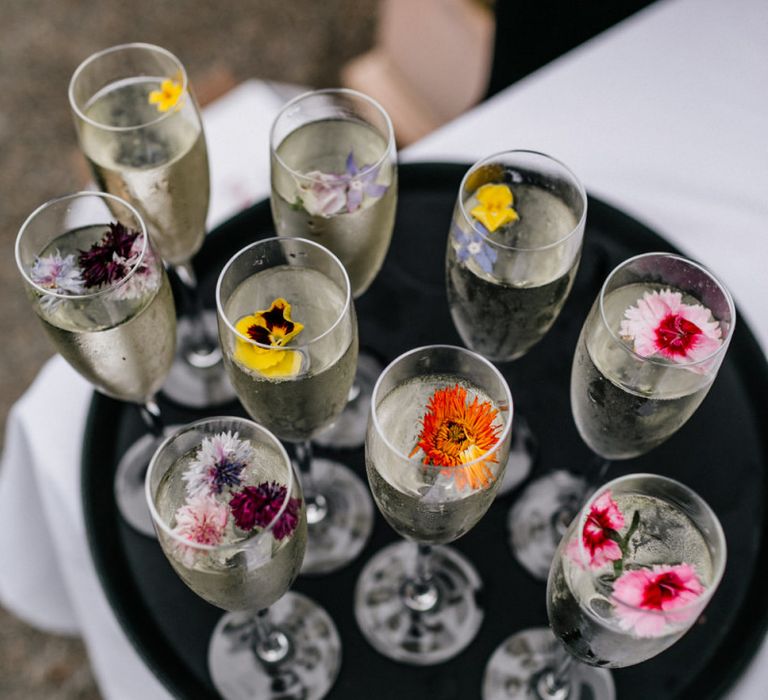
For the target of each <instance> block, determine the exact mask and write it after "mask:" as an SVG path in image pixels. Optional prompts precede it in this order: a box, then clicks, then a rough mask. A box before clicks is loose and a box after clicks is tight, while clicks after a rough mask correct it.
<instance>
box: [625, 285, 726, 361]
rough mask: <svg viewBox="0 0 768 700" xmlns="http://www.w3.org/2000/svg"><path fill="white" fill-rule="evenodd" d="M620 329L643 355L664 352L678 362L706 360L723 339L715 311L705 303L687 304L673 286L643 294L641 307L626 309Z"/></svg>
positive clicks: (663, 353)
mask: <svg viewBox="0 0 768 700" xmlns="http://www.w3.org/2000/svg"><path fill="white" fill-rule="evenodd" d="M619 332H620V334H621V336H622V337H623V338H624V339H625V340H627V341H628V342H631V343H633V345H634V350H635V352H636V353H637V354H638V355H640V356H641V357H651V356H653V355H660V356H661V357H663V358H665V359H667V360H671V361H672V362H677V363H684V362H696V361H697V360H702V359H704V358H706V357H708V356H709V355H711V354H712V353H713V352H715V351H716V350H717V349H718V348H719V347H720V345H721V344H722V342H723V341H722V339H721V335H722V332H721V330H720V324H719V323H718V322H717V321H716V320H714V319H713V318H712V312H711V311H710V310H709V309H707V308H706V307H704V306H702V305H701V304H684V303H683V295H682V294H681V293H680V292H673V291H672V290H671V289H665V290H663V291H661V292H659V291H653V292H646V293H645V294H643V298H642V299H640V300H639V301H638V302H637V306H630V307H629V308H628V309H627V310H626V311H625V312H624V320H623V321H622V322H621V327H620V329H619ZM690 369H693V370H694V371H699V372H701V371H706V368H701V367H698V368H690Z"/></svg>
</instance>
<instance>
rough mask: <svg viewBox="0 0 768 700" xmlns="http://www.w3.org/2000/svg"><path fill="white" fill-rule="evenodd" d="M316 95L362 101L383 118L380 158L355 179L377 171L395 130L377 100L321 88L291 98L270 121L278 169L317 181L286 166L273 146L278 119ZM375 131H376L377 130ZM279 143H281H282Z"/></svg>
mask: <svg viewBox="0 0 768 700" xmlns="http://www.w3.org/2000/svg"><path fill="white" fill-rule="evenodd" d="M317 95H343V96H346V97H353V98H355V99H359V100H362V101H363V102H367V103H368V104H369V105H370V106H372V107H373V108H374V110H376V112H378V113H379V114H380V115H381V116H382V117H383V118H384V123H385V124H386V133H385V134H384V136H385V137H386V141H387V144H386V147H385V148H384V151H383V152H382V154H381V156H379V158H378V159H377V160H376V161H375V162H374V163H371V164H370V165H367V166H365V167H364V168H360V170H359V172H358V173H357V175H356V176H355V177H361V176H364V175H367V174H369V173H372V172H376V171H377V170H379V169H380V168H381V167H382V165H383V164H384V163H385V161H386V160H387V159H388V158H389V156H390V151H392V149H394V147H395V130H394V127H393V126H392V120H391V119H390V117H389V114H387V111H386V110H385V109H384V107H383V106H382V105H381V104H380V103H379V102H378V101H377V100H375V99H373V97H370V96H369V95H366V94H365V93H362V92H359V91H358V90H353V89H351V88H322V89H319V90H308V91H307V92H303V93H301V94H300V95H296V97H293V98H292V99H290V100H289V101H288V102H286V103H285V104H284V105H283V106H282V108H281V109H280V111H279V112H278V113H277V116H276V117H275V118H274V120H273V121H272V126H271V127H270V129H269V150H270V152H271V154H272V155H273V156H274V158H275V160H276V161H277V162H278V163H279V164H280V167H282V168H283V169H284V170H285V171H286V172H288V173H289V174H290V175H291V176H292V177H294V178H297V179H299V180H306V181H308V182H316V181H317V180H318V178H316V177H313V176H312V175H308V174H307V173H301V172H299V171H298V170H295V169H294V168H292V167H291V166H290V165H288V163H286V162H285V160H284V159H283V158H282V157H281V156H280V154H279V153H278V152H277V147H278V146H279V144H277V145H276V144H275V131H276V128H277V124H278V121H279V120H280V118H281V117H282V116H283V115H284V114H286V113H287V112H288V111H289V110H290V109H293V108H294V107H295V105H296V104H297V103H299V102H303V101H304V100H306V99H307V98H309V97H315V96H317ZM316 121H320V120H318V119H313V120H311V121H308V122H306V124H312V123H314V122H316ZM301 126H305V124H302V125H301ZM298 128H300V127H297V129H298ZM376 130H377V131H378V129H376ZM294 131H296V129H294V130H293V131H291V132H289V135H290V134H292V133H293V132H294ZM285 138H287V136H286V137H284V138H283V141H284V140H285ZM280 143H282V141H281V142H280Z"/></svg>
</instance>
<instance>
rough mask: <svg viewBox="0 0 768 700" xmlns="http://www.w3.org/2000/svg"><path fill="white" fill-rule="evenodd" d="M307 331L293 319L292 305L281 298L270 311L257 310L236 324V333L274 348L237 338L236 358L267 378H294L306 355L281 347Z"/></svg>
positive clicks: (275, 301) (273, 304) (273, 303)
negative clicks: (303, 330)
mask: <svg viewBox="0 0 768 700" xmlns="http://www.w3.org/2000/svg"><path fill="white" fill-rule="evenodd" d="M303 328H304V326H303V324H301V323H299V322H298V321H292V320H291V305H290V304H289V303H288V302H287V301H286V300H285V299H283V298H282V297H279V298H277V299H275V300H274V301H273V302H272V304H271V306H270V307H269V309H267V310H266V311H256V312H254V313H253V314H252V315H250V316H243V318H241V319H240V320H239V321H238V322H237V323H236V324H235V330H236V331H237V332H238V333H239V334H240V335H241V336H245V337H248V338H250V339H251V340H253V341H255V342H256V343H260V344H261V345H262V346H263V345H268V346H271V348H274V349H270V348H267V347H260V346H259V345H255V344H254V343H249V342H248V341H246V340H243V339H242V338H237V339H236V341H235V353H234V358H235V360H236V361H237V362H239V363H240V364H242V365H244V366H245V367H248V368H250V369H255V370H256V371H258V372H260V373H261V374H263V375H264V376H266V377H293V376H295V375H297V374H298V373H299V370H300V369H301V362H302V355H301V353H300V352H298V351H297V350H283V349H281V348H283V347H284V346H285V345H287V344H288V343H289V342H290V341H291V340H292V339H293V338H295V337H296V336H297V335H298V334H299V333H301V331H302V329H303Z"/></svg>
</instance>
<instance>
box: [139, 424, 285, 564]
mask: <svg viewBox="0 0 768 700" xmlns="http://www.w3.org/2000/svg"><path fill="white" fill-rule="evenodd" d="M224 421H226V422H227V423H228V424H231V423H241V424H242V425H245V426H247V427H248V428H250V429H253V428H256V429H257V431H259V432H261V433H263V434H264V435H266V436H268V438H269V439H270V441H271V443H272V445H273V446H274V447H275V448H276V449H277V451H278V453H279V454H280V456H281V457H282V458H283V460H284V463H285V465H286V471H287V472H288V479H287V483H286V488H285V498H284V499H283V502H282V503H281V504H280V508H279V509H278V511H277V513H275V515H274V516H273V518H272V520H270V521H269V523H268V524H267V525H265V526H264V527H263V528H261V529H260V530H259V532H258V533H255V534H254V535H251V536H250V537H246V538H245V539H243V540H238V541H237V542H229V543H227V544H217V545H213V544H204V543H202V542H193V541H191V540H188V539H187V538H186V537H183V536H182V535H180V534H178V533H177V532H175V531H174V530H173V529H171V527H170V526H169V525H168V523H166V522H165V520H164V519H163V518H162V517H161V516H160V513H159V512H158V511H157V506H156V505H155V499H154V495H153V494H152V493H151V489H150V481H151V475H152V474H153V472H154V470H155V468H156V467H157V463H158V460H159V457H160V455H161V453H162V452H163V450H164V449H165V448H166V447H167V446H168V445H170V444H171V443H172V442H173V441H174V440H176V439H177V438H179V437H180V436H182V435H184V434H186V433H190V432H192V431H194V430H198V429H199V428H201V427H202V426H206V425H211V424H216V423H221V422H224ZM206 437H207V436H206ZM248 439H249V440H250V438H248ZM201 444H202V443H201ZM294 481H295V475H294V473H293V465H292V463H291V460H290V457H288V453H287V452H286V450H285V447H284V446H283V443H282V442H280V440H278V439H277V437H275V435H274V434H273V433H272V432H271V431H270V430H268V429H267V428H265V427H264V426H263V425H260V424H259V423H256V422H255V421H252V420H249V419H248V418H241V417H239V416H223V415H222V416H210V417H208V418H201V419H200V420H197V421H194V422H193V423H187V424H186V425H183V426H181V427H180V428H179V429H178V430H175V431H174V432H173V433H171V434H170V435H169V436H168V437H167V438H165V440H163V442H162V443H160V445H159V446H158V447H157V449H156V450H155V452H154V454H153V455H152V458H151V459H150V461H149V466H148V467H147V473H146V476H145V478H144V494H145V496H146V501H147V506H148V507H149V512H150V514H151V515H152V521H153V522H154V523H155V525H156V526H157V527H159V528H160V529H161V530H162V531H163V533H164V534H165V535H167V536H168V537H170V538H171V539H172V540H174V541H175V542H177V543H179V544H182V545H184V546H185V547H190V548H192V549H196V550H200V551H205V552H220V551H224V550H227V549H232V548H233V547H241V546H242V545H243V544H244V543H246V542H251V541H253V542H255V541H256V540H259V539H261V538H262V537H263V536H264V535H265V534H267V533H270V532H272V529H273V528H274V526H275V524H276V523H277V522H278V521H279V520H280V518H281V517H282V516H283V513H285V510H286V508H287V507H288V502H289V501H290V499H291V493H292V492H293V484H294Z"/></svg>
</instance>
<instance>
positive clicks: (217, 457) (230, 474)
mask: <svg viewBox="0 0 768 700" xmlns="http://www.w3.org/2000/svg"><path fill="white" fill-rule="evenodd" d="M253 459H254V453H253V448H252V447H251V444H250V443H249V442H247V441H245V440H240V439H239V436H238V434H237V433H231V432H226V433H218V434H217V435H214V436H213V437H210V438H208V437H207V438H204V439H203V442H202V443H201V445H200V449H199V451H198V453H197V455H196V456H195V459H194V460H193V461H192V462H191V463H190V465H189V466H188V467H187V470H186V471H185V472H184V474H183V475H182V477H181V478H182V480H183V481H184V482H186V485H187V493H188V494H189V495H190V496H202V495H214V494H220V493H221V492H222V491H224V489H225V488H232V487H234V486H239V485H240V483H241V476H242V472H243V469H245V467H247V466H248V465H249V464H250V463H251V462H252V461H253Z"/></svg>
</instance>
